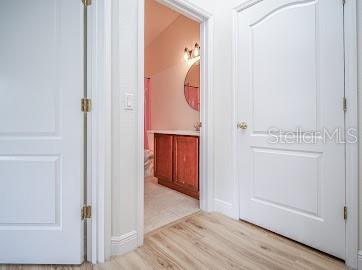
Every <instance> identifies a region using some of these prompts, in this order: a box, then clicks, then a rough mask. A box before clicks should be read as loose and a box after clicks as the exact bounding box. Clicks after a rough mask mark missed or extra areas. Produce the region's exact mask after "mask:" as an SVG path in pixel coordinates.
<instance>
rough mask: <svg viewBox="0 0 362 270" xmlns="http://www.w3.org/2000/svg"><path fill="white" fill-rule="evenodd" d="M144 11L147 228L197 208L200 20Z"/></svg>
mask: <svg viewBox="0 0 362 270" xmlns="http://www.w3.org/2000/svg"><path fill="white" fill-rule="evenodd" d="M144 4H145V6H144V7H145V10H144V77H145V78H144V181H145V182H144V233H148V232H150V231H152V230H155V229H157V228H160V227H162V226H164V225H166V224H168V223H171V222H173V221H176V220H178V219H180V218H183V217H185V216H188V215H190V214H193V213H195V212H198V211H199V210H200V207H199V186H200V185H199V171H200V170H199V167H200V165H199V160H200V159H199V156H200V154H199V153H200V151H199V149H200V141H201V139H202V138H201V136H200V128H201V119H200V107H201V106H200V105H201V104H200V103H201V102H200V101H201V100H200V49H202V48H200V45H199V44H200V23H199V22H197V21H194V20H192V19H189V18H188V17H186V16H184V15H182V14H181V13H179V12H177V11H175V10H172V9H170V8H168V7H166V6H164V5H162V4H160V3H158V2H156V1H155V0H145V2H144Z"/></svg>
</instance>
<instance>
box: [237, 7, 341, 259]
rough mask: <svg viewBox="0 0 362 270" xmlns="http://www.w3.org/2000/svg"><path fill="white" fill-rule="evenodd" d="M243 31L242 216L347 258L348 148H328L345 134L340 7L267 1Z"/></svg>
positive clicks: (247, 18) (245, 17)
mask: <svg viewBox="0 0 362 270" xmlns="http://www.w3.org/2000/svg"><path fill="white" fill-rule="evenodd" d="M237 25H238V32H237V33H238V39H237V99H238V100H237V104H238V106H237V107H238V109H237V110H238V112H237V115H238V121H240V122H246V123H247V124H248V127H247V128H246V129H242V128H241V129H239V130H238V135H237V136H238V149H237V150H238V157H239V158H238V170H239V172H238V175H239V176H238V177H239V183H240V186H239V188H240V218H241V219H243V220H247V221H250V222H252V223H255V224H257V225H259V226H262V227H265V228H267V229H270V230H272V231H274V232H277V233H279V234H282V235H284V236H287V237H289V238H292V239H294V240H297V241H299V242H302V243H305V244H307V245H310V246H312V247H314V248H317V249H320V250H322V251H325V252H327V253H330V254H332V255H334V256H337V257H339V258H345V221H344V218H343V208H344V204H345V156H344V149H345V146H344V144H342V143H337V142H336V141H337V139H335V140H333V139H332V140H328V139H327V140H326V142H325V143H324V140H323V131H327V130H328V132H332V131H333V130H335V129H336V128H339V129H340V131H341V132H342V134H343V130H344V112H343V108H342V98H343V96H344V53H343V51H344V49H343V5H342V1H341V0H319V1H318V0H315V1H313V0H303V1H300V0H299V1H297V0H265V1H261V2H259V3H258V4H255V5H254V6H251V7H249V8H247V9H245V10H242V11H240V12H239V13H238V19H237ZM244 128H245V126H244ZM318 132H321V133H318ZM298 138H299V139H298ZM303 138H304V140H303Z"/></svg>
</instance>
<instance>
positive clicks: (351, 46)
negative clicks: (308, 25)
mask: <svg viewBox="0 0 362 270" xmlns="http://www.w3.org/2000/svg"><path fill="white" fill-rule="evenodd" d="M261 1H264V0H251V1H248V2H246V3H243V4H241V5H238V6H236V7H235V8H234V9H233V41H232V43H233V48H232V51H233V94H232V95H233V117H232V123H231V124H232V126H233V127H234V129H233V138H232V146H233V151H232V157H231V160H232V161H233V164H232V166H233V185H234V194H233V215H234V217H235V218H237V219H239V215H240V213H239V211H240V209H239V201H240V195H239V180H238V170H237V161H238V158H237V147H236V146H237V136H238V132H237V128H236V123H237V121H238V117H237V114H236V109H237V101H236V99H237V96H238V94H237V60H236V59H237V55H238V49H237V36H238V22H237V15H238V13H239V12H241V11H243V10H244V9H247V8H249V7H251V6H253V5H255V4H257V3H259V2H261ZM341 1H342V0H341ZM344 35H345V41H344V45H345V97H346V98H347V102H348V109H347V111H346V113H345V129H346V130H347V129H348V128H356V129H357V130H358V128H359V127H358V106H357V105H358V101H357V100H358V96H357V88H358V87H357V83H358V80H357V79H358V73H357V1H356V0H346V2H345V5H344ZM345 162H346V206H347V209H348V218H347V221H346V260H345V261H346V264H347V265H348V266H350V267H353V268H355V269H357V258H358V216H359V212H358V211H359V210H358V143H355V144H346V159H345ZM341 215H342V213H341Z"/></svg>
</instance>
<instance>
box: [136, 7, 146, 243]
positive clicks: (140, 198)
mask: <svg viewBox="0 0 362 270" xmlns="http://www.w3.org/2000/svg"><path fill="white" fill-rule="evenodd" d="M144 17H145V16H144V0H139V1H138V36H137V40H138V42H137V49H138V53H137V61H138V70H137V80H138V87H137V89H138V93H137V97H138V99H137V101H138V102H137V137H138V140H137V141H138V144H137V152H138V155H137V168H138V169H137V174H138V175H137V177H138V181H137V185H138V187H137V190H138V191H137V216H136V218H137V221H136V225H137V232H138V240H137V242H138V246H142V245H143V238H144V181H145V180H144V168H145V167H144V162H145V161H144V96H145V95H144V91H145V89H144V88H145V84H144Z"/></svg>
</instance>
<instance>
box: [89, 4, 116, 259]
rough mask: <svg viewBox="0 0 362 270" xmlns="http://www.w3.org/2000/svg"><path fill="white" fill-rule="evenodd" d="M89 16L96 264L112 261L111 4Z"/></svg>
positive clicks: (91, 11)
mask: <svg viewBox="0 0 362 270" xmlns="http://www.w3.org/2000/svg"><path fill="white" fill-rule="evenodd" d="M88 12H89V13H88V16H89V25H90V26H89V28H88V33H89V36H90V38H89V41H88V42H89V46H88V48H89V49H88V50H89V51H88V55H89V62H90V63H89V73H88V74H89V78H88V87H89V97H90V98H91V99H92V103H93V104H94V106H93V108H92V112H91V113H90V114H91V117H90V128H89V132H90V138H91V140H90V145H89V149H90V151H89V152H90V153H89V155H90V156H89V157H88V158H89V160H90V162H89V167H90V168H89V170H90V173H89V177H88V179H87V182H88V186H89V187H91V205H92V219H91V221H90V222H91V239H90V241H89V242H90V243H89V245H90V247H89V248H88V250H91V254H89V255H88V260H89V261H90V262H92V263H94V264H96V263H103V262H104V261H105V260H106V259H107V258H109V257H110V248H111V240H110V239H111V199H110V196H109V194H111V18H112V9H111V0H102V1H92V4H91V5H90V6H89V7H88ZM87 245H88V244H87Z"/></svg>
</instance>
